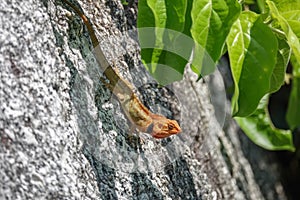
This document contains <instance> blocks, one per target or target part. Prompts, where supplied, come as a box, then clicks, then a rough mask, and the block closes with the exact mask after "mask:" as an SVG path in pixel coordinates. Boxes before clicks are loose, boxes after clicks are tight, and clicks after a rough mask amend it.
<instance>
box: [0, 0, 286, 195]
mask: <svg viewBox="0 0 300 200" xmlns="http://www.w3.org/2000/svg"><path fill="white" fill-rule="evenodd" d="M78 2H79V4H78V6H80V7H81V8H82V9H83V11H84V12H85V13H86V14H87V16H88V17H89V19H90V20H91V22H92V23H93V24H94V28H95V30H96V33H97V36H98V38H99V39H100V38H101V40H102V41H104V42H103V43H102V44H101V45H102V46H101V47H102V48H103V49H104V51H105V53H106V56H107V58H108V60H109V62H111V63H113V62H115V64H116V66H118V70H119V73H120V74H121V75H122V76H123V77H125V78H126V79H128V80H129V81H131V82H133V83H134V85H135V86H136V87H137V88H141V89H144V90H140V93H144V92H143V91H146V89H145V87H144V86H147V85H148V86H149V85H151V84H152V83H153V79H151V77H150V76H149V75H148V74H147V73H146V71H145V69H144V68H143V67H142V65H141V64H140V57H139V46H138V44H137V42H136V40H135V39H134V38H133V37H131V35H130V34H131V33H128V31H127V30H130V29H133V32H132V33H133V34H134V33H135V30H134V26H135V20H136V4H133V5H132V6H133V7H128V8H126V9H125V10H124V8H123V6H122V4H121V3H120V2H119V1H114V0H112V1H104V0H102V1H97V2H96V1H95V2H86V3H83V1H78ZM0 26H1V28H0V156H1V159H0V199H264V198H265V197H264V196H263V195H262V193H261V191H260V186H259V184H257V183H256V181H255V179H254V175H253V172H252V168H251V166H250V165H249V163H248V162H247V159H246V158H245V157H244V155H243V153H242V152H241V149H240V148H241V147H240V145H239V141H238V138H237V137H236V136H235V134H236V133H237V132H238V128H237V127H236V126H235V125H234V123H233V122H232V121H231V120H227V121H225V124H226V126H225V127H226V129H225V130H226V131H225V132H223V131H222V127H221V126H220V124H219V123H218V121H217V119H216V117H215V116H214V107H213V106H212V104H211V103H210V93H209V87H208V86H207V84H208V82H203V81H200V82H196V78H197V77H195V75H194V74H193V73H192V72H190V71H189V70H187V72H186V74H185V77H184V79H183V81H180V82H177V83H174V84H173V85H172V86H170V87H169V90H170V91H172V92H173V93H174V94H173V95H170V96H175V97H176V98H175V100H174V101H175V104H176V102H177V101H179V103H178V105H177V106H174V105H173V104H174V102H173V104H171V106H170V109H171V110H172V111H173V115H172V113H169V112H168V111H167V110H168V109H165V110H164V109H162V110H159V107H158V108H157V107H155V104H157V101H154V100H153V97H151V92H154V93H155V91H156V89H152V90H150V93H146V92H145V93H146V96H143V95H144V94H141V95H142V96H143V99H144V100H145V101H146V103H147V102H148V103H149V102H150V104H149V106H150V107H151V108H152V109H154V110H155V109H158V111H160V112H162V113H164V114H165V115H170V116H172V117H174V118H178V119H179V120H180V122H181V126H182V128H183V133H182V134H180V135H178V136H176V137H172V139H167V140H164V141H156V140H154V139H152V138H150V137H149V136H148V135H146V134H141V135H140V137H141V138H142V139H143V140H144V143H140V141H139V140H134V141H132V140H130V138H129V136H128V132H129V125H127V123H126V118H125V117H124V115H123V113H122V111H121V109H120V106H119V105H118V103H117V102H116V100H114V99H113V96H112V95H111V93H110V92H109V91H108V90H107V89H106V88H105V87H104V85H103V84H102V83H101V81H99V77H100V76H101V73H99V71H98V68H97V65H96V64H95V63H94V59H93V54H92V45H91V42H90V38H89V36H88V33H87V30H86V28H85V26H84V24H83V23H82V21H81V19H80V18H79V17H78V16H76V14H74V12H73V11H72V9H71V8H69V7H68V6H66V5H64V4H63V3H62V2H61V1H60V0H57V1H54V0H49V1H39V0H27V1H16V0H2V1H1V2H0ZM115 38H117V39H115ZM208 80H209V79H208ZM150 83H151V84H150ZM172 92H171V93H172ZM155 94H156V93H155ZM147 95H148V96H147ZM156 95H157V96H158V99H160V100H159V101H160V102H158V104H159V103H160V104H163V103H164V102H168V98H167V100H164V98H165V96H163V95H161V96H159V95H160V94H156ZM167 96H168V93H167ZM151 101H154V103H152V104H151ZM172 105H173V106H172ZM178 106H179V108H180V109H179V110H178ZM174 113H175V114H174ZM134 138H137V137H134ZM277 186H278V187H279V188H280V187H281V185H280V183H277ZM271 193H272V194H274V195H276V194H277V193H280V194H281V195H282V196H281V197H282V198H281V199H284V194H282V191H280V190H279V192H278V191H272V192H271ZM274 195H273V196H274ZM267 199H268V198H267Z"/></svg>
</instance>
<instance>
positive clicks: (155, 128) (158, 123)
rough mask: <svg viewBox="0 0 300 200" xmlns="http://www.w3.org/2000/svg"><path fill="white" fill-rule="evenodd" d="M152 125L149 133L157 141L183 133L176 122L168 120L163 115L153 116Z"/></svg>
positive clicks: (148, 130) (148, 129)
mask: <svg viewBox="0 0 300 200" xmlns="http://www.w3.org/2000/svg"><path fill="white" fill-rule="evenodd" d="M151 117H152V120H153V121H152V124H150V125H149V126H148V128H147V132H148V133H150V134H151V135H152V137H154V138H156V139H163V138H166V137H169V136H171V135H174V134H177V133H180V132H181V128H180V126H179V124H178V123H177V121H176V120H171V119H167V118H166V117H164V116H161V115H152V116H151Z"/></svg>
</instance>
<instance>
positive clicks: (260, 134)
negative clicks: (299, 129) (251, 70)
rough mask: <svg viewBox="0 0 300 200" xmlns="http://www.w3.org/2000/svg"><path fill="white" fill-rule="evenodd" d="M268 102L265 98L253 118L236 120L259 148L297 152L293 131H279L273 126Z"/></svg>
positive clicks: (237, 118)
mask: <svg viewBox="0 0 300 200" xmlns="http://www.w3.org/2000/svg"><path fill="white" fill-rule="evenodd" d="M267 100H268V97H267V96H265V97H264V98H263V99H262V100H261V102H260V104H259V106H258V108H257V110H256V111H255V112H254V113H253V114H252V115H251V116H248V117H235V120H236V121H237V123H238V124H239V125H240V127H241V128H242V129H243V131H244V132H245V133H246V135H247V136H248V137H249V138H250V139H251V140H252V141H253V142H254V143H255V144H257V145H258V146H261V147H263V148H265V149H268V150H289V151H295V147H294V145H293V140H292V133H291V131H290V130H281V129H277V128H275V127H274V126H273V124H272V121H271V119H270V117H269V114H268V112H267Z"/></svg>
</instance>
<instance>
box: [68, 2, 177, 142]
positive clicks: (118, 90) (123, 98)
mask: <svg viewBox="0 0 300 200" xmlns="http://www.w3.org/2000/svg"><path fill="white" fill-rule="evenodd" d="M62 1H63V2H64V3H66V4H67V5H69V6H70V7H71V8H72V9H73V10H74V11H75V12H76V13H77V15H79V16H80V18H81V19H82V20H83V22H84V24H85V26H86V27H87V30H88V33H89V36H90V39H91V41H92V45H93V48H94V49H93V54H94V56H95V58H96V60H97V63H98V64H99V65H100V68H101V69H102V70H104V71H103V74H104V75H105V76H106V77H107V79H108V80H109V86H108V88H109V89H110V90H111V91H112V93H113V94H114V95H115V96H116V97H117V99H118V101H119V102H120V104H121V107H122V109H123V111H124V113H125V115H126V117H127V118H128V119H129V121H130V122H131V124H133V125H134V127H135V128H137V129H138V130H139V131H141V132H145V133H149V134H150V135H151V136H152V137H153V138H156V139H163V138H166V137H169V136H171V135H175V134H178V133H180V132H181V128H180V126H179V124H178V122H177V121H176V120H172V119H168V118H166V117H165V116H163V115H160V114H154V113H152V112H151V111H150V110H149V109H148V108H147V107H146V106H145V105H144V104H143V103H142V102H141V101H140V100H139V98H138V97H137V95H136V94H135V93H134V90H133V86H132V85H131V83H129V82H128V81H126V80H124V79H123V78H122V77H121V76H120V75H119V74H118V73H117V72H116V70H114V69H113V67H112V65H110V64H109V63H108V61H107V59H106V58H105V56H104V53H103V52H102V50H101V47H100V45H99V44H100V42H99V40H98V39H97V36H96V34H95V31H94V29H93V26H92V23H91V22H90V20H89V19H88V18H87V16H86V15H85V14H84V13H83V11H81V10H80V9H79V8H78V7H76V6H75V5H74V4H73V3H71V2H69V1H68V0H62Z"/></svg>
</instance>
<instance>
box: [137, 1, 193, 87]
mask: <svg viewBox="0 0 300 200" xmlns="http://www.w3.org/2000/svg"><path fill="white" fill-rule="evenodd" d="M190 4H191V3H190V1H186V0H140V1H139V4H138V6H139V12H138V28H139V29H138V33H139V41H140V45H141V55H142V61H143V63H144V64H145V66H146V68H147V70H148V71H149V72H150V73H151V74H152V76H153V77H154V78H155V79H156V80H157V81H158V82H159V83H161V84H163V85H165V84H168V83H170V82H173V81H175V80H179V79H181V78H182V74H183V71H184V67H185V65H186V63H187V62H188V60H189V58H190V54H191V51H192V47H193V40H192V39H191V38H187V36H188V35H190V34H189V29H190V27H187V26H190V24H191V19H190V17H189V16H187V12H188V9H191V5H190ZM145 27H152V28H145ZM172 30H173V31H172ZM166 74H168V76H166Z"/></svg>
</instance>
